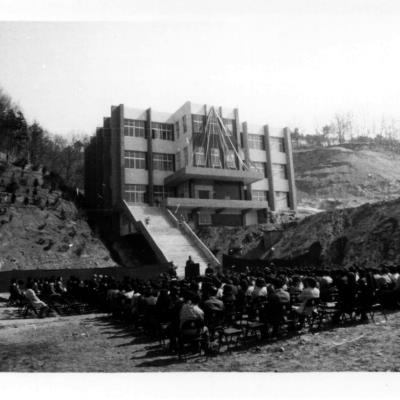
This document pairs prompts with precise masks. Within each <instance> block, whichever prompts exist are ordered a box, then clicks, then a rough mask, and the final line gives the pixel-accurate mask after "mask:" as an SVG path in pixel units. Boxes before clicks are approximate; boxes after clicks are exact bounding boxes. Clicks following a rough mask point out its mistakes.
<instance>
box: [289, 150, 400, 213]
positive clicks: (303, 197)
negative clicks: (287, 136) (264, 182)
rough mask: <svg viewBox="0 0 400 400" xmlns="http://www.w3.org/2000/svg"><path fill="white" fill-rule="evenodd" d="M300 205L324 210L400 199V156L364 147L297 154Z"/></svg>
mask: <svg viewBox="0 0 400 400" xmlns="http://www.w3.org/2000/svg"><path fill="white" fill-rule="evenodd" d="M294 166H295V174H296V187H297V195H298V201H299V206H300V207H303V206H306V207H313V208H319V209H322V210H331V209H335V208H343V207H354V206H357V205H361V204H364V203H367V202H376V201H383V200H392V199H395V198H398V197H400V155H399V154H396V153H394V152H390V151H387V150H386V151H385V150H383V149H376V150H371V149H369V148H366V147H363V146H335V147H326V148H318V149H310V150H308V149H307V150H297V151H295V152H294Z"/></svg>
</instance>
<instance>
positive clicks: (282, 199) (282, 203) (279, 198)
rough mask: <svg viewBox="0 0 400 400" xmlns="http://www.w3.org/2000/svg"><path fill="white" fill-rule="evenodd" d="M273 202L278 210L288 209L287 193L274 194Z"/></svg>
mask: <svg viewBox="0 0 400 400" xmlns="http://www.w3.org/2000/svg"><path fill="white" fill-rule="evenodd" d="M275 202H276V206H277V208H278V210H279V209H283V208H289V193H288V192H275Z"/></svg>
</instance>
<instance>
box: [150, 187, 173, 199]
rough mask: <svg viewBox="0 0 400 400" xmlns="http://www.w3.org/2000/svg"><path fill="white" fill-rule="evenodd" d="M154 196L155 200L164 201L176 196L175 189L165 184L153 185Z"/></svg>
mask: <svg viewBox="0 0 400 400" xmlns="http://www.w3.org/2000/svg"><path fill="white" fill-rule="evenodd" d="M153 197H154V200H158V201H162V200H165V199H166V198H168V197H174V191H173V189H171V188H166V187H165V186H157V185H154V186H153Z"/></svg>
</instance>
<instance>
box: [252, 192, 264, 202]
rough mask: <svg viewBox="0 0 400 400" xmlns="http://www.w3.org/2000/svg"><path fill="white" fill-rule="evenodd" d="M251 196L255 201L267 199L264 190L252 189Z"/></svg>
mask: <svg viewBox="0 0 400 400" xmlns="http://www.w3.org/2000/svg"><path fill="white" fill-rule="evenodd" d="M251 197H252V198H253V200H256V201H267V198H268V192H267V191H265V190H252V192H251Z"/></svg>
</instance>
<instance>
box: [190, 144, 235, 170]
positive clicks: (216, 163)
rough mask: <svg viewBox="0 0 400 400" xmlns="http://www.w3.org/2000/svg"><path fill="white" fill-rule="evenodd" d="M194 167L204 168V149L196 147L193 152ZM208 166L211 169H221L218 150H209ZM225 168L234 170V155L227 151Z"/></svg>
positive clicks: (231, 151)
mask: <svg viewBox="0 0 400 400" xmlns="http://www.w3.org/2000/svg"><path fill="white" fill-rule="evenodd" d="M194 165H195V166H196V167H205V166H206V155H205V152H204V147H200V146H199V147H196V148H195V150H194ZM210 166H211V168H222V162H221V154H220V151H219V149H218V148H216V147H215V148H211V149H210ZM225 166H226V168H230V169H236V162H235V153H234V151H233V150H228V151H227V152H226V154H225Z"/></svg>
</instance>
